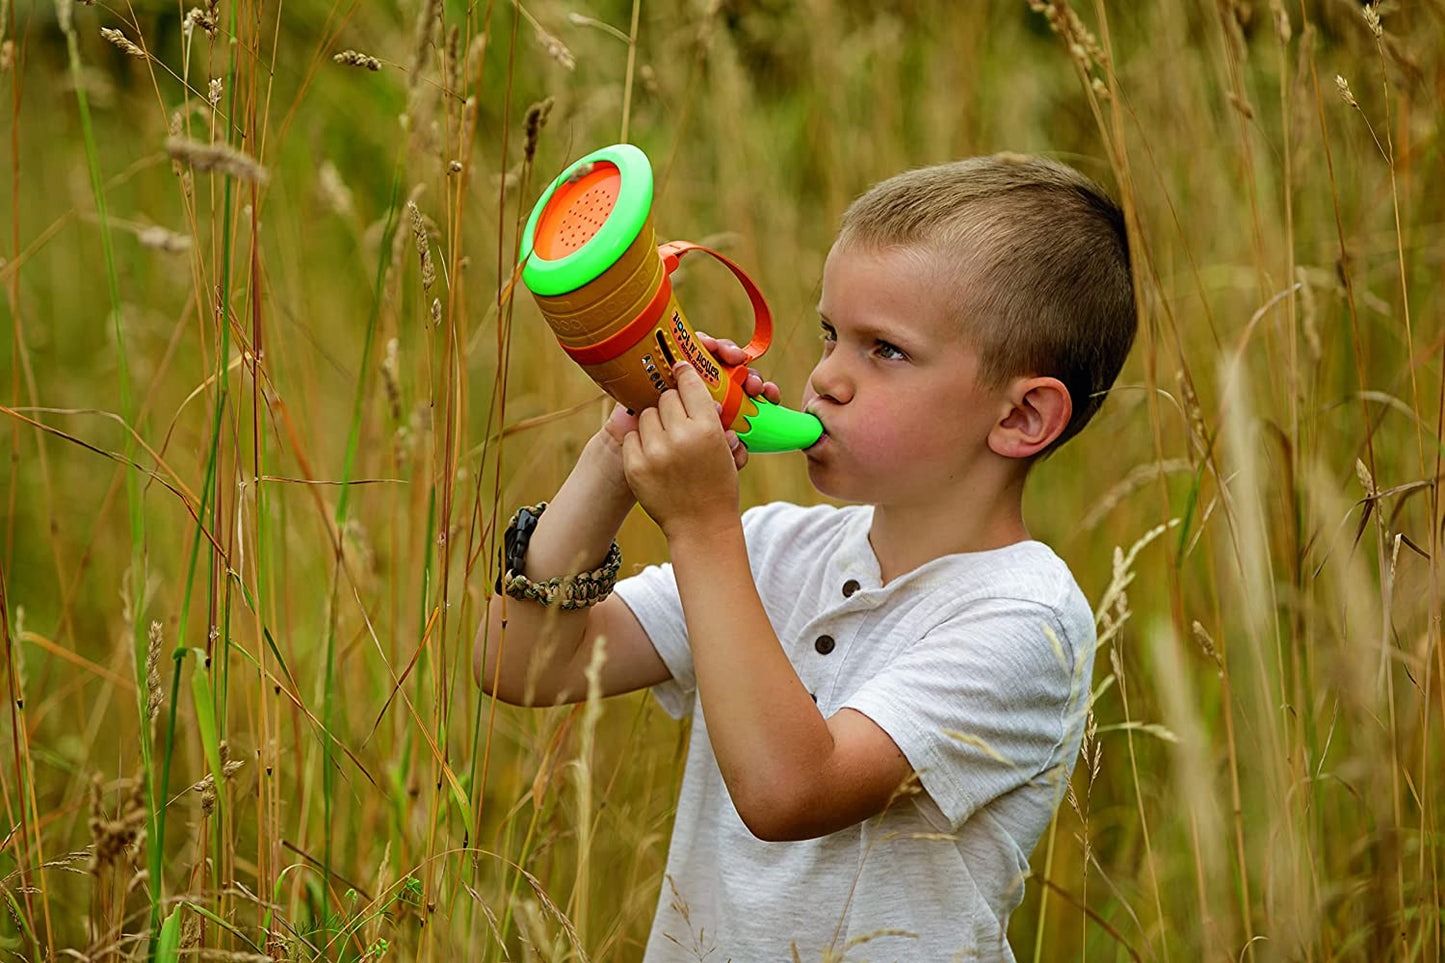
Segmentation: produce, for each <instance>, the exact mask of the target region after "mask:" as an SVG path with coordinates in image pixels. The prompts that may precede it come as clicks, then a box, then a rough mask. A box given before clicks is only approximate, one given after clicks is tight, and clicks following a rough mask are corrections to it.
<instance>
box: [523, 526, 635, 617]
mask: <svg viewBox="0 0 1445 963" xmlns="http://www.w3.org/2000/svg"><path fill="white" fill-rule="evenodd" d="M546 509H547V503H546V502H541V503H539V504H537V505H532V506H527V511H529V512H530V513H532V514H533V515H536V516H538V517H540V516H541V515H542V513H543V512H544V511H546ZM518 514H520V509H519V510H518ZM516 520H517V514H514V515H513V516H512V523H513V524H515V522H516ZM508 527H509V528H510V527H511V526H510V525H509V526H508ZM621 569H622V549H621V548H619V547H618V545H617V542H616V541H615V540H614V541H613V543H612V547H611V548H609V549H608V550H607V557H606V558H605V559H604V560H603V562H602V564H601V565H599V566H598V567H597V568H595V569H593V570H591V571H589V572H578V573H577V574H575V575H558V576H555V577H553V578H549V579H546V580H544V581H540V582H534V581H532V580H531V579H529V578H527V577H526V576H525V575H522V574H520V573H518V572H515V571H513V570H512V569H510V568H509V569H507V570H506V571H505V572H503V573H502V591H504V592H506V593H507V594H508V595H510V596H511V597H512V598H514V599H521V600H524V601H533V602H537V603H539V604H541V605H557V606H559V607H560V608H562V609H584V608H587V607H588V606H591V605H596V604H597V603H598V602H601V601H602V600H603V599H605V598H607V596H609V595H611V594H612V589H613V588H614V587H615V586H616V585H617V573H618V572H619V571H620V570H621Z"/></svg>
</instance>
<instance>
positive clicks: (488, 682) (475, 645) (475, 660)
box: [472, 613, 516, 705]
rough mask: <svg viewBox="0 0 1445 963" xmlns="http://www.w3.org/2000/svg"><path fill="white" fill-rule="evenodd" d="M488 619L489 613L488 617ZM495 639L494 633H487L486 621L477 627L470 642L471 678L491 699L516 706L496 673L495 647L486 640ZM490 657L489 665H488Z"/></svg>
mask: <svg viewBox="0 0 1445 963" xmlns="http://www.w3.org/2000/svg"><path fill="white" fill-rule="evenodd" d="M488 618H490V613H489V615H488ZM489 637H490V638H492V639H495V637H496V633H495V632H489V631H488V625H487V622H486V621H483V622H482V624H481V625H479V626H478V627H477V635H476V638H475V640H474V641H473V642H472V678H473V679H474V680H475V681H476V683H477V685H478V686H479V687H481V690H482V691H483V692H485V693H486V694H487V695H489V696H491V697H492V698H493V699H500V700H501V701H503V702H505V703H507V704H508V705H516V702H515V701H513V699H512V698H511V695H510V693H508V692H507V691H506V687H505V686H504V685H503V683H502V680H501V679H500V678H499V674H498V671H497V668H498V667H497V661H498V660H497V653H496V651H495V645H491V646H489V645H488V638H489ZM488 656H490V657H491V658H490V664H488Z"/></svg>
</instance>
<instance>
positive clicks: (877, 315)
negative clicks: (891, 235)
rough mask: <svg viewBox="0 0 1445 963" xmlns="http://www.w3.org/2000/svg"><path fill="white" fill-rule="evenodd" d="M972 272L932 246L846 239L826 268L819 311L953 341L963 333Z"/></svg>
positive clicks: (861, 324)
mask: <svg viewBox="0 0 1445 963" xmlns="http://www.w3.org/2000/svg"><path fill="white" fill-rule="evenodd" d="M972 273H973V272H972V271H971V270H969V268H968V267H967V265H966V264H965V263H961V262H960V261H959V260H957V259H954V260H950V259H949V258H948V257H947V256H945V255H944V254H943V252H941V251H938V250H936V249H935V248H933V247H931V246H930V245H926V244H892V245H886V246H875V245H872V244H866V243H860V242H858V241H856V240H850V239H848V238H840V239H839V240H838V241H836V242H835V243H834V244H833V247H832V249H831V250H829V252H828V259H827V262H826V263H825V264H824V267H823V279H822V286H821V292H820V295H819V299H818V311H819V312H820V313H822V314H823V315H825V316H826V317H827V318H828V319H829V320H830V321H831V320H833V316H834V315H838V316H840V317H841V318H842V319H843V320H844V321H845V322H848V323H849V324H850V325H851V326H859V327H862V328H868V329H871V328H873V327H875V326H882V327H894V328H896V329H898V330H897V333H904V332H914V333H918V334H923V335H927V336H929V337H935V338H938V337H941V338H944V339H946V340H950V341H951V340H954V337H955V336H961V335H962V334H963V331H962V330H961V327H962V325H961V323H960V318H961V316H962V315H964V314H966V313H967V310H966V302H967V300H968V296H967V289H968V286H969V282H968V277H969V276H970V275H971V274H972ZM857 309H864V310H863V311H859V310H857ZM865 314H866V316H864V315H865Z"/></svg>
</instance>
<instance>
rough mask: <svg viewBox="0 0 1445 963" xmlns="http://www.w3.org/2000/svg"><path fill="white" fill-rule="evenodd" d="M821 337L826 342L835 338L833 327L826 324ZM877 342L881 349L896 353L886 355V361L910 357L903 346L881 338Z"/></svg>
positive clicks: (902, 359)
mask: <svg viewBox="0 0 1445 963" xmlns="http://www.w3.org/2000/svg"><path fill="white" fill-rule="evenodd" d="M819 337H820V338H822V340H823V341H824V342H831V341H833V340H834V337H835V335H834V332H833V329H832V328H830V327H828V326H827V325H824V326H823V331H822V334H820V335H819ZM876 344H877V345H878V350H879V351H891V352H893V353H894V355H895V356H889V355H884V360H885V361H904V360H906V359H907V358H908V355H907V353H906V352H904V351H903V350H902V349H901V348H895V347H894V346H893V345H891V344H889V343H888V342H887V341H884V340H882V339H879V340H878V341H877V342H876Z"/></svg>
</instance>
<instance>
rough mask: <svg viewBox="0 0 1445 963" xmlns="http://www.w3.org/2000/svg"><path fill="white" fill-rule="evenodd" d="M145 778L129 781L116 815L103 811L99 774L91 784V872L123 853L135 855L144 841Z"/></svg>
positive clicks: (110, 862)
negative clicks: (108, 814) (127, 791)
mask: <svg viewBox="0 0 1445 963" xmlns="http://www.w3.org/2000/svg"><path fill="white" fill-rule="evenodd" d="M146 815H147V810H146V799H145V781H144V780H141V779H136V780H133V781H132V782H131V790H130V793H129V795H127V796H126V797H125V800H124V801H123V802H122V803H121V808H120V811H119V812H117V813H116V815H115V818H113V819H112V818H110V817H108V816H106V814H105V796H104V793H103V791H102V790H101V778H100V773H96V774H95V775H94V776H93V777H92V778H91V783H90V837H91V842H92V845H93V846H94V850H93V851H92V854H91V863H90V871H91V872H92V873H94V874H96V875H99V874H100V872H101V871H102V870H103V869H104V868H105V867H106V866H109V865H112V864H114V863H116V862H118V861H119V860H120V858H121V857H122V856H126V855H134V854H135V852H136V851H137V850H139V849H140V847H141V845H142V844H143V843H144V841H145V824H146Z"/></svg>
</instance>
